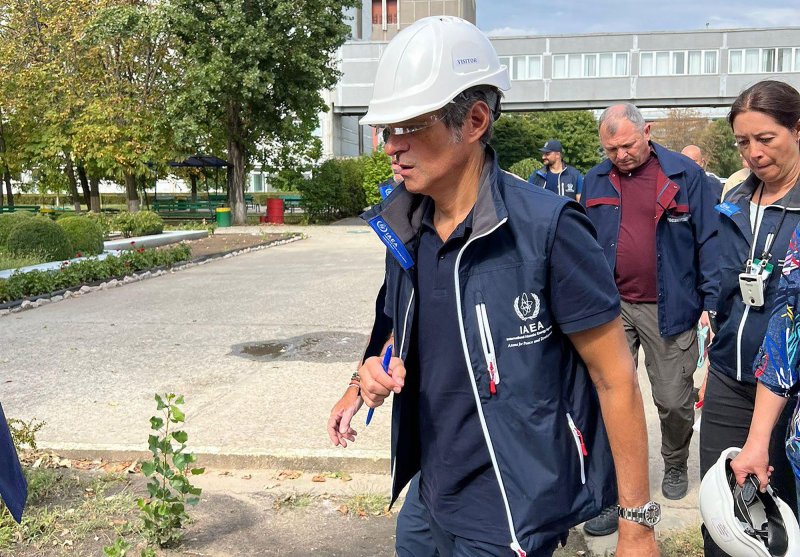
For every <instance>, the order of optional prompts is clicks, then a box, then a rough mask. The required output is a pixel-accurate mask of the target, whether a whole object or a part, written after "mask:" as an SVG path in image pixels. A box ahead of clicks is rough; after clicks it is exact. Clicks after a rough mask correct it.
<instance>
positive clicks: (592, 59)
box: [583, 54, 597, 77]
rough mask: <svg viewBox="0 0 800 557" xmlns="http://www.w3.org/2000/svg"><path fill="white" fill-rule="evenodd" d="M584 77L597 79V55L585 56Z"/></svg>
mask: <svg viewBox="0 0 800 557" xmlns="http://www.w3.org/2000/svg"><path fill="white" fill-rule="evenodd" d="M583 77H597V55H595V54H586V55H584V57H583Z"/></svg>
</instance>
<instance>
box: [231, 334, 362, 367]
mask: <svg viewBox="0 0 800 557" xmlns="http://www.w3.org/2000/svg"><path fill="white" fill-rule="evenodd" d="M367 340H368V337H367V335H363V334H360V333H353V332H343V331H321V332H317V333H308V334H306V335H301V336H296V337H291V338H286V339H274V340H266V341H256V342H245V343H242V344H236V345H234V346H232V347H231V354H232V355H234V356H240V357H242V358H247V359H249V360H256V361H259V362H273V361H284V362H292V361H294V362H326V361H330V360H354V359H355V360H357V359H359V358H360V357H361V356H362V351H363V350H364V347H365V346H366V345H367Z"/></svg>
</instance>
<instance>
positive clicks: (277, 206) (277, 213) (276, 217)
mask: <svg viewBox="0 0 800 557" xmlns="http://www.w3.org/2000/svg"><path fill="white" fill-rule="evenodd" d="M267 222H271V223H273V224H283V199H281V198H280V197H271V198H269V199H267Z"/></svg>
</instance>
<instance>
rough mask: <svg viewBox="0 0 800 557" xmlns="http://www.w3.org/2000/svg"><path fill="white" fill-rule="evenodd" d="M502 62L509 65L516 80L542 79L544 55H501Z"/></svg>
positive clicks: (509, 69) (511, 74)
mask: <svg viewBox="0 0 800 557" xmlns="http://www.w3.org/2000/svg"><path fill="white" fill-rule="evenodd" d="M498 58H499V59H500V64H503V65H505V66H507V67H508V72H509V75H510V76H511V79H513V80H515V81H521V80H526V79H528V80H530V79H542V57H541V56H540V55H538V54H537V55H530V56H529V55H525V54H515V55H514V56H499V57H498Z"/></svg>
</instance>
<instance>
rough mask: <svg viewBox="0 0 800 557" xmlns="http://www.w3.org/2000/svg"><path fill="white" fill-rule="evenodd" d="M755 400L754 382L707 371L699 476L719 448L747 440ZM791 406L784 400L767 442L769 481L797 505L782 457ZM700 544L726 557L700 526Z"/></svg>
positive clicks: (713, 556)
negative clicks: (785, 403) (701, 538)
mask: <svg viewBox="0 0 800 557" xmlns="http://www.w3.org/2000/svg"><path fill="white" fill-rule="evenodd" d="M755 400H756V386H755V385H747V384H744V383H739V382H738V381H736V380H735V379H732V378H730V377H728V376H727V375H723V374H721V373H716V372H715V371H714V370H713V369H712V370H709V372H708V383H707V384H706V395H705V399H704V403H703V416H702V419H701V420H700V477H701V478H702V477H703V476H704V475H705V473H706V472H708V470H709V469H710V468H711V467H712V466H713V465H714V463H716V462H717V460H718V459H719V456H720V454H721V453H722V451H724V450H725V449H727V448H729V447H742V446H743V445H744V442H745V441H746V440H747V433H748V431H749V429H750V421H751V420H752V417H753V407H754V405H755ZM793 410H794V405H793V404H787V405H786V408H785V409H784V411H783V413H782V414H781V417H780V418H779V419H778V423H777V424H776V425H775V429H773V430H772V440H771V441H770V445H769V463H770V465H771V466H773V467H774V468H775V470H774V472H773V473H772V476H771V477H770V485H771V486H772V488H773V489H775V490H776V491H777V492H778V495H779V496H780V498H781V499H783V500H784V501H785V502H786V504H787V505H789V507H791V508H792V509H795V512H797V511H796V509H797V492H796V487H795V481H794V472H793V471H792V466H791V465H790V464H789V460H788V459H787V457H786V446H785V441H786V431H787V427H788V424H789V422H790V420H791V417H792V411H793ZM703 545H704V548H705V556H706V557H727V553H725V552H724V551H722V550H721V549H720V548H719V547H717V544H715V543H714V540H712V539H711V536H709V535H708V532H707V531H706V529H705V527H704V528H703Z"/></svg>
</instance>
